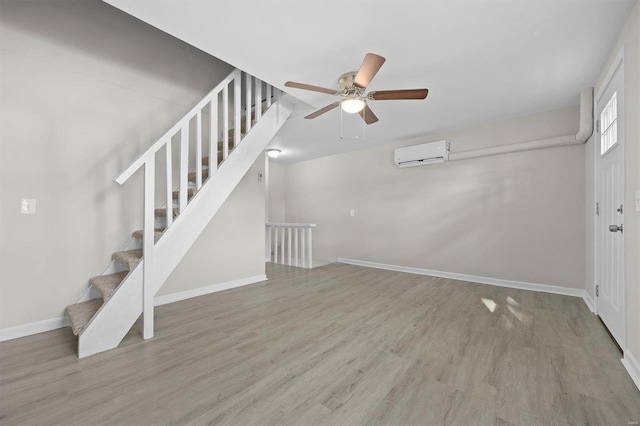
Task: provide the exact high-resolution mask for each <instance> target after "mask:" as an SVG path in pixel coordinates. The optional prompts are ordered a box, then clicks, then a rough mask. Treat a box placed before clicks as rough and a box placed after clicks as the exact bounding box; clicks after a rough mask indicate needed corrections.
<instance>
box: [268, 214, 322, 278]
mask: <svg viewBox="0 0 640 426" xmlns="http://www.w3.org/2000/svg"><path fill="white" fill-rule="evenodd" d="M315 227H316V224H315V223H267V224H266V227H265V228H266V235H265V237H266V238H265V241H266V246H267V256H266V258H265V260H266V261H267V262H272V263H280V264H282V265H291V266H300V267H302V268H312V267H313V251H312V248H313V235H312V233H313V228H315Z"/></svg>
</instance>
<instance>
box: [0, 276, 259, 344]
mask: <svg viewBox="0 0 640 426" xmlns="http://www.w3.org/2000/svg"><path fill="white" fill-rule="evenodd" d="M266 280H267V276H266V275H264V274H263V275H256V276H254V277H247V278H242V279H239V280H234V281H228V282H226V283H220V284H214V285H210V286H207V287H200V288H195V289H193V290H187V291H181V292H179V293H172V294H166V295H164V296H158V297H156V298H155V303H154V304H155V306H160V305H166V304H167V303H173V302H178V301H180V300H185V299H190V298H192V297H198V296H203V295H205V294H209V293H215V292H217V291H222V290H228V289H230V288H236V287H242V286H245V285H250V284H255V283H258V282H262V281H266ZM68 325H69V318H67V317H59V318H51V319H47V320H42V321H36V322H32V323H28V324H23V325H17V326H15V327H8V328H3V329H2V330H0V342H4V341H6V340H13V339H17V338H20V337H26V336H31V335H32V334H38V333H44V332H45V331H51V330H56V329H58V328H63V327H67V326H68Z"/></svg>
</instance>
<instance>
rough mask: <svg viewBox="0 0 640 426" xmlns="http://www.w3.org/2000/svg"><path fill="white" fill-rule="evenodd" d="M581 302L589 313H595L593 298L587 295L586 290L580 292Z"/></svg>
mask: <svg viewBox="0 0 640 426" xmlns="http://www.w3.org/2000/svg"><path fill="white" fill-rule="evenodd" d="M582 292H583V293H582V300H584V303H586V304H587V307H588V308H589V310H590V311H591V313H594V314H595V313H596V302H594V300H593V298H592V297H591V295H590V294H589V292H588V291H587V290H582Z"/></svg>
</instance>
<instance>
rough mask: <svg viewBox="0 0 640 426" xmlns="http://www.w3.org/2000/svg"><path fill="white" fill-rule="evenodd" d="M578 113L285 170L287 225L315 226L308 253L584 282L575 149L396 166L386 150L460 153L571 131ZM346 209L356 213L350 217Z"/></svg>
mask: <svg viewBox="0 0 640 426" xmlns="http://www.w3.org/2000/svg"><path fill="white" fill-rule="evenodd" d="M578 113H579V111H578V108H570V109H565V110H560V111H552V112H548V113H544V114H539V115H535V116H531V117H524V118H520V119H515V120H510V121H507V122H503V123H497V124H491V125H486V126H482V127H477V128H473V129H467V130H462V131H457V132H451V133H447V134H442V135H435V136H432V137H429V138H428V139H423V140H415V141H410V142H403V143H395V144H391V145H389V146H386V147H382V148H375V149H371V150H366V151H358V152H352V153H347V154H341V155H335V156H330V157H324V158H320V159H316V160H311V161H306V162H301V163H295V164H291V165H288V166H287V168H286V219H287V221H288V222H314V223H317V225H318V227H317V229H316V231H315V232H314V258H316V259H318V260H320V261H335V260H336V258H337V257H347V258H353V259H359V260H366V261H372V262H381V263H388V264H393V265H400V266H409V267H416V268H424V269H432V270H439V271H446V272H455V273H462V274H469V275H476V276H483V277H489V278H501V279H506V280H516V281H525V282H531V283H539V284H549V285H556V286H563V287H570V288H583V287H584V269H585V267H584V226H585V225H584V224H585V219H584V198H585V193H584V183H585V177H584V161H585V159H584V146H583V145H580V146H571V147H562V148H553V149H544V150H537V151H529V152H522V153H513V154H505V155H499V156H493V157H485V158H477V159H470V160H463V161H457V162H449V163H445V164H438V165H431V166H424V167H415V168H408V169H398V168H397V167H396V166H395V165H394V164H393V148H394V147H397V146H401V145H413V144H416V143H423V142H428V141H435V140H440V139H447V140H449V141H450V142H451V150H452V152H455V151H463V150H468V149H473V148H480V147H486V146H494V145H503V144H509V143H515V142H522V141H528V140H533V139H539V138H545V137H553V136H560V135H567V134H575V133H576V131H577V128H578ZM352 208H353V209H355V216H354V217H351V216H350V215H349V210H350V209H352Z"/></svg>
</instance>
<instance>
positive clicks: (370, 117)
mask: <svg viewBox="0 0 640 426" xmlns="http://www.w3.org/2000/svg"><path fill="white" fill-rule="evenodd" d="M358 114H359V115H360V117H362V119H363V120H364V122H365V123H367V124H373V123H375V122H376V121H378V117H376V115H375V114H374V113H373V111H371V108H369V105H365V106H364V108H363V109H362V111H360V112H359V113H358Z"/></svg>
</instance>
